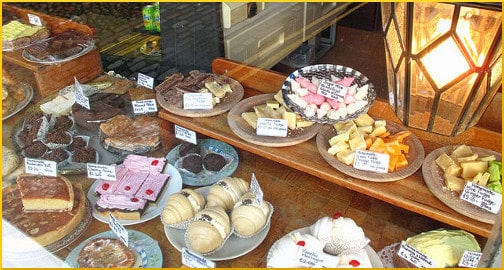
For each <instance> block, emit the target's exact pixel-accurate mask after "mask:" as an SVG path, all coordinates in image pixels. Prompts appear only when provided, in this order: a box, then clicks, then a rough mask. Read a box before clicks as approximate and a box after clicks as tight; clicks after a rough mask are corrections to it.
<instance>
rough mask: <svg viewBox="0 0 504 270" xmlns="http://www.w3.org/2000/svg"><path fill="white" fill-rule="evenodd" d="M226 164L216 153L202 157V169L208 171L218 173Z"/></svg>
mask: <svg viewBox="0 0 504 270" xmlns="http://www.w3.org/2000/svg"><path fill="white" fill-rule="evenodd" d="M226 163H227V162H226V159H225V158H224V157H223V156H221V155H219V154H217V153H208V154H206V155H205V156H204V157H203V167H204V168H205V169H206V170H208V171H213V172H218V171H220V170H221V169H222V168H224V166H226Z"/></svg>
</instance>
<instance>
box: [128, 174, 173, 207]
mask: <svg viewBox="0 0 504 270" xmlns="http://www.w3.org/2000/svg"><path fill="white" fill-rule="evenodd" d="M169 177H170V175H168V174H164V173H161V174H150V175H149V176H148V177H147V179H145V180H144V183H143V184H142V186H141V187H140V189H139V190H138V191H137V193H136V194H135V197H137V198H141V199H146V200H149V201H156V200H157V197H158V196H159V194H160V193H161V190H162V189H163V187H164V186H165V183H166V181H167V180H168V179H169Z"/></svg>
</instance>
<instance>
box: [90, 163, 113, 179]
mask: <svg viewBox="0 0 504 270" xmlns="http://www.w3.org/2000/svg"><path fill="white" fill-rule="evenodd" d="M87 176H88V178H93V179H103V180H110V181H115V180H116V168H115V166H114V165H102V164H95V163H87Z"/></svg>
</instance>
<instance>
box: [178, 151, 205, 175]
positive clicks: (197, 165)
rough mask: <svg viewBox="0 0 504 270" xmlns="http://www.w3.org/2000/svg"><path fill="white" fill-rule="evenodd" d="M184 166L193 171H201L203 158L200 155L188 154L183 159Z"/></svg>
mask: <svg viewBox="0 0 504 270" xmlns="http://www.w3.org/2000/svg"><path fill="white" fill-rule="evenodd" d="M182 168H184V169H186V170H188V171H190V172H192V173H199V172H201V171H202V170H203V160H202V158H201V156H200V155H197V154H192V155H188V156H186V157H184V159H183V160H182Z"/></svg>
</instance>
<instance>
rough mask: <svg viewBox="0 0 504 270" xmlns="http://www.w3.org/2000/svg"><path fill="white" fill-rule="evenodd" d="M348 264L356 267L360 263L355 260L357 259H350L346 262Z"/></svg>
mask: <svg viewBox="0 0 504 270" xmlns="http://www.w3.org/2000/svg"><path fill="white" fill-rule="evenodd" d="M348 264H350V265H351V266H353V267H357V266H359V265H360V262H359V261H357V260H351V261H349V262H348Z"/></svg>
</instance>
